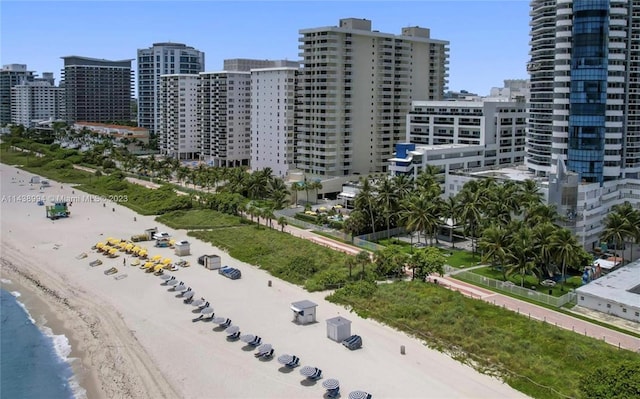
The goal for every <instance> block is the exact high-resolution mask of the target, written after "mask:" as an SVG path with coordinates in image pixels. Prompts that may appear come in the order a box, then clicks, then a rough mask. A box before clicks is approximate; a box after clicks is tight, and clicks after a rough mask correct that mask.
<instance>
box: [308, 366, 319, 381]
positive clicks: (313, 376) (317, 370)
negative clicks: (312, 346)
mask: <svg viewBox="0 0 640 399" xmlns="http://www.w3.org/2000/svg"><path fill="white" fill-rule="evenodd" d="M320 378H322V370H320V369H318V368H316V372H315V373H314V374H313V375H312V376H311V377H309V379H311V380H318V379H320Z"/></svg>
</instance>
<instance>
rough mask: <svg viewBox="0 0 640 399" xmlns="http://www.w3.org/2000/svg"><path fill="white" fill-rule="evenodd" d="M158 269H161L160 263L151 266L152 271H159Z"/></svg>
mask: <svg viewBox="0 0 640 399" xmlns="http://www.w3.org/2000/svg"><path fill="white" fill-rule="evenodd" d="M160 270H162V265H154V266H153V271H154V272H159V271H160Z"/></svg>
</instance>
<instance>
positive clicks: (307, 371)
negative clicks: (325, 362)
mask: <svg viewBox="0 0 640 399" xmlns="http://www.w3.org/2000/svg"><path fill="white" fill-rule="evenodd" d="M317 370H318V369H317V368H315V367H311V366H304V367H303V368H301V369H300V374H302V375H303V376H305V377H311V376H312V375H314V374H315V373H316V371H317Z"/></svg>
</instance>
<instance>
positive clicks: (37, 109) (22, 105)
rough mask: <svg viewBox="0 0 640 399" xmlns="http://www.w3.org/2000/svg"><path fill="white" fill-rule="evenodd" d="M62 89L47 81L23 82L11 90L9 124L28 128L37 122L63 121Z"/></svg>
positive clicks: (63, 99)
mask: <svg viewBox="0 0 640 399" xmlns="http://www.w3.org/2000/svg"><path fill="white" fill-rule="evenodd" d="M64 117H65V97H64V88H61V87H55V86H53V85H52V84H51V83H50V81H48V80H39V81H33V82H26V81H25V82H23V83H21V84H18V85H15V86H13V87H12V88H11V123H13V124H16V125H22V126H24V127H26V128H30V127H33V126H35V125H36V123H38V122H43V121H47V120H57V119H64Z"/></svg>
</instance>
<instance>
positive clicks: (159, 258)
mask: <svg viewBox="0 0 640 399" xmlns="http://www.w3.org/2000/svg"><path fill="white" fill-rule="evenodd" d="M151 260H152V261H154V262H160V261H161V260H162V255H155V256H154V257H153V258H151Z"/></svg>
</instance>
